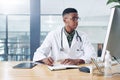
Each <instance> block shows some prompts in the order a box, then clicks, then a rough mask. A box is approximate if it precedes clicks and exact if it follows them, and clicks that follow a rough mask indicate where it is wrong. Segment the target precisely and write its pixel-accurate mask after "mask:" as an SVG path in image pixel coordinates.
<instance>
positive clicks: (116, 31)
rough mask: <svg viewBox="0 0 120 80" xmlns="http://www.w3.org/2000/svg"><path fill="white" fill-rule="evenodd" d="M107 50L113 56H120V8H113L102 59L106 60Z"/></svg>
mask: <svg viewBox="0 0 120 80" xmlns="http://www.w3.org/2000/svg"><path fill="white" fill-rule="evenodd" d="M106 50H108V51H110V54H111V56H114V57H116V58H120V8H112V10H111V15H110V20H109V24H108V28H107V34H106V37H105V42H104V45H103V50H102V56H101V58H102V60H104V56H105V52H106Z"/></svg>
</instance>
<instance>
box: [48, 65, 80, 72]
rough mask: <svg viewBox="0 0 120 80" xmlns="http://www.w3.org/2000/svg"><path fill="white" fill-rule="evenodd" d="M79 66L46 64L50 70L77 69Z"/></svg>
mask: <svg viewBox="0 0 120 80" xmlns="http://www.w3.org/2000/svg"><path fill="white" fill-rule="evenodd" d="M78 68H80V66H77V65H62V64H61V65H53V66H48V69H50V70H51V71H56V70H65V69H78Z"/></svg>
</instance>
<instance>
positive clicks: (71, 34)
mask: <svg viewBox="0 0 120 80" xmlns="http://www.w3.org/2000/svg"><path fill="white" fill-rule="evenodd" d="M64 33H65V35H66V36H67V37H68V36H74V34H75V30H74V31H72V32H71V33H68V32H67V31H66V30H65V27H64Z"/></svg>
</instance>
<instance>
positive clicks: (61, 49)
mask: <svg viewBox="0 0 120 80" xmlns="http://www.w3.org/2000/svg"><path fill="white" fill-rule="evenodd" d="M63 30H64V28H62V30H61V48H60V51H64V48H63ZM76 34H77V36H76V39H77V41H78V38H79V40H80V42H81V43H82V39H81V37H80V36H79V34H78V32H77V31H76ZM81 45H82V44H81Z"/></svg>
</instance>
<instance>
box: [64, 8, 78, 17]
mask: <svg viewBox="0 0 120 80" xmlns="http://www.w3.org/2000/svg"><path fill="white" fill-rule="evenodd" d="M73 12H75V13H78V12H77V10H76V9H75V8H66V9H65V10H64V11H63V13H62V16H64V15H66V14H69V13H73Z"/></svg>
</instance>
